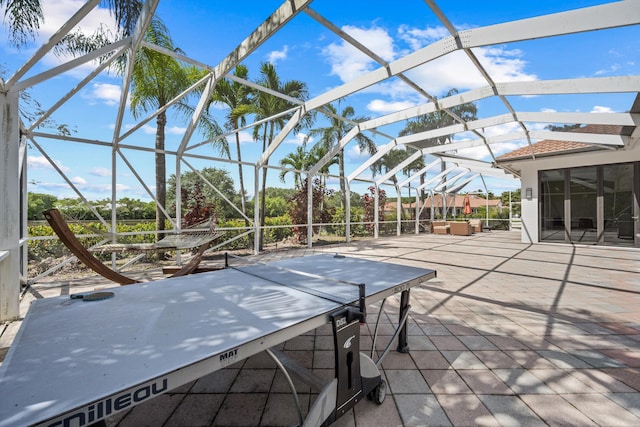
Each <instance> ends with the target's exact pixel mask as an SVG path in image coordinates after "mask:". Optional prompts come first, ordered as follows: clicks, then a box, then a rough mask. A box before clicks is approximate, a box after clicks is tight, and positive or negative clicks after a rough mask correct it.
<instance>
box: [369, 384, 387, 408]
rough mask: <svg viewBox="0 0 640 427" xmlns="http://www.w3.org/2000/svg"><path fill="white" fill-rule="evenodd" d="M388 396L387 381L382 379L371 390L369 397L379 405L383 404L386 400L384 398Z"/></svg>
mask: <svg viewBox="0 0 640 427" xmlns="http://www.w3.org/2000/svg"><path fill="white" fill-rule="evenodd" d="M386 396H387V382H386V381H385V380H382V381H381V382H380V384H378V386H377V387H376V388H374V389H373V390H371V392H370V393H369V395H368V396H367V397H369V398H370V399H371V400H373V401H374V402H376V403H377V404H378V405H381V404H382V402H384V398H385V397H386Z"/></svg>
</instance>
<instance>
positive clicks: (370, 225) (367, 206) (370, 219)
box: [362, 186, 387, 233]
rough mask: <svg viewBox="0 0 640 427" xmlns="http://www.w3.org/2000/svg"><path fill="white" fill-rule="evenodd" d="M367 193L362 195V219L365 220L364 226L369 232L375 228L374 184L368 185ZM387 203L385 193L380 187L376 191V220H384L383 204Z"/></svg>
mask: <svg viewBox="0 0 640 427" xmlns="http://www.w3.org/2000/svg"><path fill="white" fill-rule="evenodd" d="M369 192H370V193H371V195H369V194H366V193H365V194H364V195H363V196H362V204H363V205H364V221H365V222H366V224H365V227H366V228H367V230H368V231H369V232H370V233H373V232H374V229H375V226H376V225H375V222H374V221H375V213H376V209H375V206H376V204H375V202H376V201H375V196H376V188H375V187H374V186H371V187H369ZM385 203H387V193H386V192H385V191H384V190H382V189H380V190H379V191H378V220H379V221H384V205H385Z"/></svg>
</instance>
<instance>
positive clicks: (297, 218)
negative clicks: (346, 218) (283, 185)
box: [289, 178, 333, 243]
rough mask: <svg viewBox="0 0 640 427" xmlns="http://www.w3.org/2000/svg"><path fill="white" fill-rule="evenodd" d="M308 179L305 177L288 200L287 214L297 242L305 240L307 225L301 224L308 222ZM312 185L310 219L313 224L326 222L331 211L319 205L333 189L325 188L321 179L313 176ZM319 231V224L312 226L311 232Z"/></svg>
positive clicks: (329, 217) (321, 204)
mask: <svg viewBox="0 0 640 427" xmlns="http://www.w3.org/2000/svg"><path fill="white" fill-rule="evenodd" d="M308 185H309V180H308V179H305V180H304V182H303V184H302V186H301V187H300V190H299V191H298V192H297V193H296V194H295V195H294V197H293V198H292V199H291V202H290V211H289V215H290V216H291V219H292V221H293V224H294V226H293V233H294V235H295V236H296V238H297V240H298V242H301V243H304V242H306V241H307V230H308V226H306V225H301V224H307V222H308V214H307V207H308V206H309V203H308V202H309V198H308V192H309V188H308ZM311 185H312V189H311V192H312V199H311V203H312V204H313V206H314V209H313V216H312V221H313V223H314V224H320V223H327V222H329V221H330V220H331V217H332V215H331V212H329V211H328V210H327V209H322V208H320V206H323V205H324V204H323V201H324V199H325V197H330V196H331V195H332V194H333V190H330V189H327V188H326V187H325V186H324V185H323V184H322V181H321V180H320V179H318V178H315V179H314V180H313V182H312V183H311ZM319 231H320V226H314V227H313V232H314V233H318V232H319Z"/></svg>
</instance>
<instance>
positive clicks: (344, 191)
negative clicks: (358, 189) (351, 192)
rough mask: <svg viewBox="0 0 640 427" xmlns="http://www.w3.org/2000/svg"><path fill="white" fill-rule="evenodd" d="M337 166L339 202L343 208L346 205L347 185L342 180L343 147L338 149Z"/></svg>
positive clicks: (343, 177) (343, 176)
mask: <svg viewBox="0 0 640 427" xmlns="http://www.w3.org/2000/svg"><path fill="white" fill-rule="evenodd" d="M338 166H339V167H340V203H342V208H343V209H345V207H346V206H347V185H346V184H345V182H344V180H345V178H346V177H345V174H344V149H342V150H340V155H339V156H338Z"/></svg>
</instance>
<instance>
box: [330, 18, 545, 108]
mask: <svg viewBox="0 0 640 427" xmlns="http://www.w3.org/2000/svg"><path fill="white" fill-rule="evenodd" d="M343 30H345V31H346V32H348V33H349V34H350V35H352V36H353V37H354V38H356V39H357V40H359V41H361V42H362V43H363V44H365V45H366V46H367V47H368V48H370V49H371V50H372V51H373V52H375V53H376V54H378V55H379V56H381V57H382V58H383V59H384V60H386V61H389V62H392V61H393V60H394V59H395V58H397V57H399V56H401V55H402V54H404V53H406V52H405V50H406V49H405V50H403V49H402V48H401V47H400V46H397V45H395V44H394V43H393V39H392V37H391V36H390V35H389V33H388V31H387V30H385V29H383V28H380V27H377V26H372V27H371V28H359V27H352V26H345V27H343ZM398 35H399V38H398V40H399V41H403V42H405V43H407V44H408V45H409V47H410V48H411V49H413V50H415V49H419V48H421V47H423V46H426V45H427V44H429V43H432V42H433V41H436V40H439V39H441V38H442V37H444V36H446V35H448V32H447V31H446V29H444V28H443V27H434V28H431V27H428V28H426V29H419V28H411V27H408V26H406V25H404V26H401V27H400V28H399V29H398ZM473 52H474V54H475V55H476V57H477V58H478V60H479V61H480V63H481V64H482V65H483V66H484V67H485V68H486V70H487V71H488V72H489V74H490V75H491V76H492V78H493V79H494V81H495V82H496V83H502V82H510V81H530V80H536V79H537V76H536V75H534V74H531V73H528V72H527V71H526V65H527V62H526V61H524V60H523V59H522V58H523V56H524V55H523V52H522V51H520V50H518V49H506V48H504V47H499V46H494V47H490V48H474V49H473ZM323 54H324V55H325V56H326V58H327V61H328V62H329V63H330V65H331V73H332V74H334V75H337V76H338V77H339V78H340V79H341V80H342V81H343V82H348V81H351V80H353V79H354V78H355V77H357V76H359V75H362V74H364V73H367V72H370V71H372V70H374V69H377V68H379V67H380V65H378V64H377V63H376V62H375V61H373V60H372V59H371V58H369V57H368V56H366V55H365V54H363V53H362V52H360V51H359V50H357V49H356V48H354V47H352V46H351V45H349V44H348V43H346V42H344V41H343V42H341V43H332V44H330V45H329V46H327V47H326V48H325V49H324V50H323ZM405 74H406V75H407V76H408V77H410V78H411V79H412V80H413V81H414V82H415V83H416V84H418V85H419V86H421V87H422V88H423V89H424V90H426V91H427V92H429V93H430V94H432V95H435V96H441V95H442V94H444V93H446V92H447V91H448V90H449V89H451V88H457V89H459V90H466V89H471V88H476V87H480V86H486V85H487V84H488V83H487V82H486V80H485V79H484V77H483V76H482V74H480V72H478V71H477V70H476V69H475V66H474V65H473V64H472V63H471V61H470V60H469V58H468V57H467V55H466V54H465V53H464V52H462V51H455V52H452V53H449V54H447V55H445V56H443V57H440V58H437V59H435V60H433V61H430V62H428V63H426V64H423V65H421V66H419V67H416V68H414V69H412V70H409V71H407V72H406V73H405ZM368 91H369V92H376V93H382V94H387V95H390V96H392V97H393V98H394V99H403V98H406V97H409V96H410V97H415V96H416V95H415V91H414V90H413V89H411V88H410V87H409V86H407V85H406V84H405V83H403V82H401V81H399V80H397V79H392V80H389V81H385V82H384V83H381V84H378V85H375V86H373V87H371V88H369V89H368Z"/></svg>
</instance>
